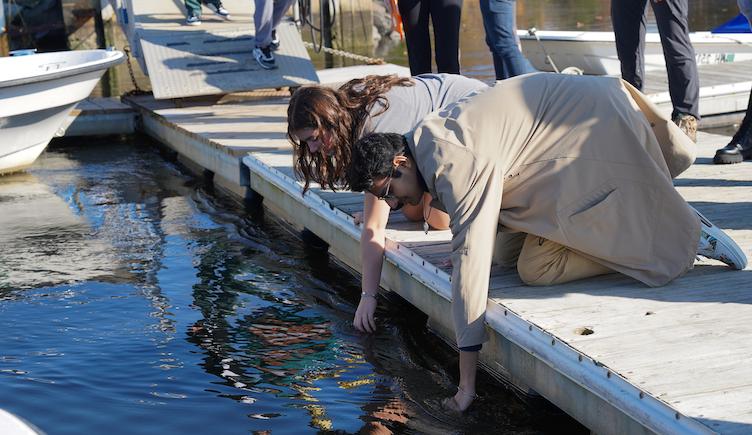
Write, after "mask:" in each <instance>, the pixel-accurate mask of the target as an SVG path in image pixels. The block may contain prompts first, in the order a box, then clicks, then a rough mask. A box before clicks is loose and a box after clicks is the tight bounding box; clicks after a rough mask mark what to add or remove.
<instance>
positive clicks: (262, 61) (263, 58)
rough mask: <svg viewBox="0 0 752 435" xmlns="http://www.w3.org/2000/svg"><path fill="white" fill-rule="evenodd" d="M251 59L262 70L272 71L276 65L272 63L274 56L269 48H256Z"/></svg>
mask: <svg viewBox="0 0 752 435" xmlns="http://www.w3.org/2000/svg"><path fill="white" fill-rule="evenodd" d="M253 58H254V59H256V62H258V64H259V65H260V66H261V68H263V69H274V68H276V67H277V63H276V62H275V61H274V55H273V54H272V50H271V48H270V47H258V46H257V47H256V48H254V49H253Z"/></svg>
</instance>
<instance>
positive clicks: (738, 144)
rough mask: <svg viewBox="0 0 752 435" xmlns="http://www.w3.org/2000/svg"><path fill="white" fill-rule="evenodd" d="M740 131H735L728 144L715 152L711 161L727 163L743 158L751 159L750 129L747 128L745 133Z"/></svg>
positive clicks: (751, 134) (751, 139)
mask: <svg viewBox="0 0 752 435" xmlns="http://www.w3.org/2000/svg"><path fill="white" fill-rule="evenodd" d="M740 133H742V132H741V131H737V132H736V134H735V135H734V137H733V138H731V142H729V143H728V145H726V146H725V147H723V148H721V149H719V150H718V151H716V152H715V157H713V163H715V164H717V165H728V164H732V163H741V162H743V161H744V160H752V131H750V129H749V128H747V131H746V132H745V133H746V134H740Z"/></svg>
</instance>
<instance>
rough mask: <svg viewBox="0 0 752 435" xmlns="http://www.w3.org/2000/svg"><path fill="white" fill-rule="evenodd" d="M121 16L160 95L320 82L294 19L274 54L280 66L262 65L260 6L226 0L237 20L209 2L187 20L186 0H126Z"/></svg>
mask: <svg viewBox="0 0 752 435" xmlns="http://www.w3.org/2000/svg"><path fill="white" fill-rule="evenodd" d="M119 3H121V7H120V8H119V12H120V20H121V22H122V23H123V26H124V27H125V30H126V34H128V37H129V39H130V41H131V46H132V51H133V53H134V55H135V56H136V57H138V58H139V62H140V63H141V66H142V68H143V69H144V71H145V72H146V73H147V75H148V76H149V79H150V80H151V85H152V90H153V92H154V97H155V98H157V99H167V98H180V97H192V96H199V95H214V94H226V93H231V92H240V91H249V90H255V89H267V88H279V87H287V86H300V85H304V84H308V83H316V82H318V76H317V75H316V71H315V70H314V67H313V64H312V63H311V59H310V57H309V56H308V52H307V51H306V49H305V47H304V46H303V40H302V39H301V37H300V33H299V32H298V30H297V28H296V26H295V24H294V23H292V22H289V21H283V22H282V23H281V24H280V26H279V27H278V29H277V36H278V37H279V39H280V41H282V44H281V46H280V48H279V50H278V51H276V52H275V53H274V56H275V58H276V63H277V68H276V69H273V70H266V69H263V68H261V67H260V66H259V65H258V63H256V60H255V59H254V58H253V55H252V54H251V51H252V50H253V47H254V34H255V29H254V25H253V9H254V5H253V2H252V1H249V0H223V2H222V3H223V4H224V6H225V8H226V9H227V10H229V11H230V14H231V19H230V20H225V19H224V18H222V17H219V16H217V15H215V14H214V13H213V12H212V11H211V10H210V9H209V8H207V7H206V6H203V14H202V24H201V25H200V26H188V25H185V17H186V14H185V7H184V5H183V2H182V1H181V0H172V1H159V0H125V1H122V2H119Z"/></svg>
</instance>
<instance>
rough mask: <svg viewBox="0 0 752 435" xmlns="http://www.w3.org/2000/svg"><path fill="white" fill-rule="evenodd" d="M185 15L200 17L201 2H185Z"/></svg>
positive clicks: (193, 0) (189, 0)
mask: <svg viewBox="0 0 752 435" xmlns="http://www.w3.org/2000/svg"><path fill="white" fill-rule="evenodd" d="M185 13H186V15H188V16H189V17H190V16H191V15H193V16H197V17H200V16H201V1H200V0H185Z"/></svg>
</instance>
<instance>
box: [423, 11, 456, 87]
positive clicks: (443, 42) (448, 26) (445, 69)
mask: <svg viewBox="0 0 752 435" xmlns="http://www.w3.org/2000/svg"><path fill="white" fill-rule="evenodd" d="M429 1H430V2H431V8H430V11H431V22H432V23H433V38H434V41H435V42H436V44H435V50H436V70H437V71H438V72H440V73H449V74H459V73H460V21H461V16H462V0H429Z"/></svg>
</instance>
